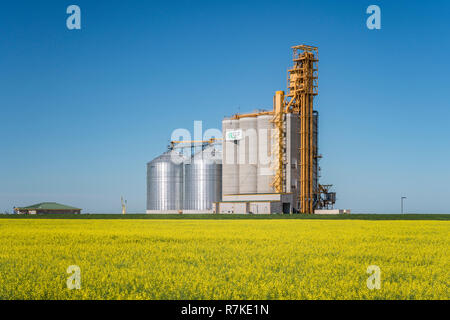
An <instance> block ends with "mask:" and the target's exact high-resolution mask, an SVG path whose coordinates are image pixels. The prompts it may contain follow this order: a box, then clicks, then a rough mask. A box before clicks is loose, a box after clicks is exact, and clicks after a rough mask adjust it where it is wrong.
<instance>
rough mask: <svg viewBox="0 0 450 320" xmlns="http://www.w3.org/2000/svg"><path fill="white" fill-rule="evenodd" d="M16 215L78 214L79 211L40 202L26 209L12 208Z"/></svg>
mask: <svg viewBox="0 0 450 320" xmlns="http://www.w3.org/2000/svg"><path fill="white" fill-rule="evenodd" d="M14 211H15V212H16V213H17V214H80V213H81V209H79V208H75V207H71V206H66V205H64V204H60V203H56V202H42V203H37V204H34V205H31V206H28V207H22V208H14Z"/></svg>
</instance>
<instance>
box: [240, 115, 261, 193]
mask: <svg viewBox="0 0 450 320" xmlns="http://www.w3.org/2000/svg"><path fill="white" fill-rule="evenodd" d="M239 128H240V129H241V130H242V134H243V138H242V139H241V140H239V142H238V150H239V193H240V194H244V193H256V176H257V167H258V134H257V122H256V117H248V118H241V119H239Z"/></svg>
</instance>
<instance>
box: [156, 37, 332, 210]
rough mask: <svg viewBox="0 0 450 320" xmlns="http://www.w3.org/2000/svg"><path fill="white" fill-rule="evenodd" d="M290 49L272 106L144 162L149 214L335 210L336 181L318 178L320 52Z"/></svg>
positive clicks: (176, 144) (229, 121)
mask: <svg viewBox="0 0 450 320" xmlns="http://www.w3.org/2000/svg"><path fill="white" fill-rule="evenodd" d="M292 49H293V66H292V68H291V69H289V70H288V79H287V91H286V92H284V91H276V93H275V95H274V98H273V110H270V111H256V112H253V113H248V114H235V115H233V116H230V117H227V118H225V119H223V121H222V138H213V139H210V140H206V141H172V142H171V144H170V146H169V148H168V150H167V152H165V153H164V154H162V155H161V156H159V157H157V158H155V159H154V160H152V161H150V162H149V163H148V164H147V213H222V214H225V213H240V214H245V213H251V214H271V213H305V214H311V213H325V212H327V209H331V208H332V207H333V205H334V203H335V201H336V194H335V193H334V192H330V188H331V185H322V184H320V183H319V176H320V175H319V172H320V168H319V165H318V160H319V158H320V157H321V156H320V155H319V153H318V112H317V111H316V110H314V108H313V101H314V98H315V97H316V96H317V94H318V67H317V64H318V50H317V48H316V47H311V46H307V45H299V46H295V47H293V48H292ZM185 148H191V150H192V151H191V154H189V155H188V156H187V155H186V152H182V150H185ZM329 212H331V211H329Z"/></svg>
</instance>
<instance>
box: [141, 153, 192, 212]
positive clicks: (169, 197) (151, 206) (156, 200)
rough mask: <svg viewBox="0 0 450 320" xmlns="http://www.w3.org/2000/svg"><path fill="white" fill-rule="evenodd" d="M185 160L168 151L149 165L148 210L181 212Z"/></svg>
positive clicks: (177, 154)
mask: <svg viewBox="0 0 450 320" xmlns="http://www.w3.org/2000/svg"><path fill="white" fill-rule="evenodd" d="M183 160H184V158H183V157H182V155H181V154H179V153H178V152H175V151H167V152H165V153H163V154H162V155H160V156H159V157H157V158H155V159H153V160H152V161H150V162H149V163H148V164H147V210H161V211H171V210H181V209H182V205H183Z"/></svg>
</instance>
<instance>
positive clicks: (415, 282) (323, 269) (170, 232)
mask: <svg viewBox="0 0 450 320" xmlns="http://www.w3.org/2000/svg"><path fill="white" fill-rule="evenodd" d="M449 235H450V222H448V221H365V220H306V219H301V220H284V219H281V220H278V219H271V220H263V219H258V220H200V219H196V220H169V219H168V220H153V219H152V220H134V219H133V220H126V219H125V220H116V219H109V220H108V219H104V220H103V219H102V220H89V219H88V220H85V219H79V220H78V219H38V220H37V219H36V220H35V219H1V220H0V299H449V297H450V293H449V279H450V274H449V271H448V270H449V255H448V252H450V250H449V249H450V237H449ZM72 265H75V266H79V270H80V279H81V284H80V289H72V290H70V289H68V285H67V279H68V278H69V277H70V276H71V275H70V274H68V273H67V269H68V267H69V266H72ZM370 265H375V266H378V267H379V269H380V270H381V275H380V288H379V289H373V288H372V289H369V287H368V285H367V280H368V278H369V277H370V276H371V275H370V274H368V273H367V268H368V266H370Z"/></svg>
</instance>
